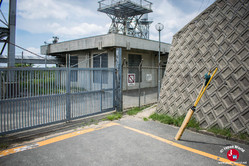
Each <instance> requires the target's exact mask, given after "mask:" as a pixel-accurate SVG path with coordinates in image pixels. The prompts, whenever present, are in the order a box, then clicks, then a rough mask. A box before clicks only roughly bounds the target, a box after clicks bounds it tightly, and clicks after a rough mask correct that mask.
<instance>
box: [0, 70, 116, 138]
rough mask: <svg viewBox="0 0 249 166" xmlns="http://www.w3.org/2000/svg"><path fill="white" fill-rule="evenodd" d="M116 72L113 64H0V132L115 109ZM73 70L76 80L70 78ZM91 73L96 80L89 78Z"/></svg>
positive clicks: (23, 128) (48, 123)
mask: <svg viewBox="0 0 249 166" xmlns="http://www.w3.org/2000/svg"><path fill="white" fill-rule="evenodd" d="M115 72H116V70H115V69H114V68H8V69H7V68H1V69H0V120H1V122H0V135H3V134H7V133H11V132H16V131H21V130H26V129H31V128H34V127H40V126H44V125H50V124H54V123H59V122H65V121H70V120H73V119H77V118H82V117H86V116H90V115H94V114H99V113H103V112H108V111H111V110H114V109H115V79H116V77H115ZM74 73H77V74H76V75H77V83H73V82H72V77H71V76H76V75H75V74H74ZM104 73H107V74H108V83H105V84H104V83H103V79H104V78H103V74H104ZM94 74H96V76H97V77H100V82H99V83H95V84H93V83H92V82H91V81H93V75H94ZM105 75H106V74H105ZM78 77H79V78H78ZM88 78H89V79H92V80H91V81H88V80H85V79H88ZM78 79H80V80H78ZM87 81H88V82H87ZM78 82H80V83H78ZM73 84H76V88H72V87H73V86H74V85H73ZM82 85H86V86H88V87H87V89H85V88H82V87H80V86H82ZM41 89H42V92H41V93H40V91H41ZM44 89H45V90H44ZM3 92H4V94H3ZM95 99H96V100H95ZM89 100H91V102H90V101H89ZM95 102H96V103H95ZM98 102H99V103H98ZM88 108H89V109H93V111H89V110H88ZM79 110H80V111H79ZM84 110H86V112H84Z"/></svg>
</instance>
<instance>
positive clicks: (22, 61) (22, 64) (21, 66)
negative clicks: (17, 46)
mask: <svg viewBox="0 0 249 166" xmlns="http://www.w3.org/2000/svg"><path fill="white" fill-rule="evenodd" d="M21 67H23V51H22V60H21Z"/></svg>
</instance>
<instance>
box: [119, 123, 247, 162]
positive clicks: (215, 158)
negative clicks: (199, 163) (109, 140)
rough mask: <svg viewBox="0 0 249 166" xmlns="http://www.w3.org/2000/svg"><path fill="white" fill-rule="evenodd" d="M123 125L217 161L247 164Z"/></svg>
mask: <svg viewBox="0 0 249 166" xmlns="http://www.w3.org/2000/svg"><path fill="white" fill-rule="evenodd" d="M121 126H123V127H124V128H126V129H129V130H132V131H135V132H137V133H140V134H143V135H146V136H149V137H152V138H154V139H156V140H159V141H161V142H164V143H167V144H170V145H172V146H175V147H178V148H181V149H184V150H187V151H190V152H193V153H196V154H199V155H201V156H205V157H208V158H211V159H214V160H217V161H219V162H223V163H226V164H230V165H238V166H245V165H243V164H240V163H236V162H232V161H230V160H228V159H225V158H222V157H219V156H216V155H213V154H210V153H207V152H203V151H200V150H197V149H194V148H190V147H187V146H184V145H181V144H178V143H176V142H173V141H170V140H167V139H164V138H161V137H158V136H156V135H153V134H150V133H146V132H144V131H141V130H138V129H134V128H131V127H128V126H124V125H121Z"/></svg>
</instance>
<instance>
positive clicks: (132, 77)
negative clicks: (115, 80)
mask: <svg viewBox="0 0 249 166" xmlns="http://www.w3.org/2000/svg"><path fill="white" fill-rule="evenodd" d="M127 84H128V86H135V74H128V75H127Z"/></svg>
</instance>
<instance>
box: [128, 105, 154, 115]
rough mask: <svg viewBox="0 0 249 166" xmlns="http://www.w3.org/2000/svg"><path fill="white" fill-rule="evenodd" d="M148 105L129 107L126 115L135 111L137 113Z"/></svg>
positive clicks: (133, 113)
mask: <svg viewBox="0 0 249 166" xmlns="http://www.w3.org/2000/svg"><path fill="white" fill-rule="evenodd" d="M148 107H150V105H148V106H143V107H140V108H139V107H134V108H131V109H129V110H128V111H127V114H128V115H136V114H137V113H139V112H140V111H142V110H144V109H146V108H148Z"/></svg>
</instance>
